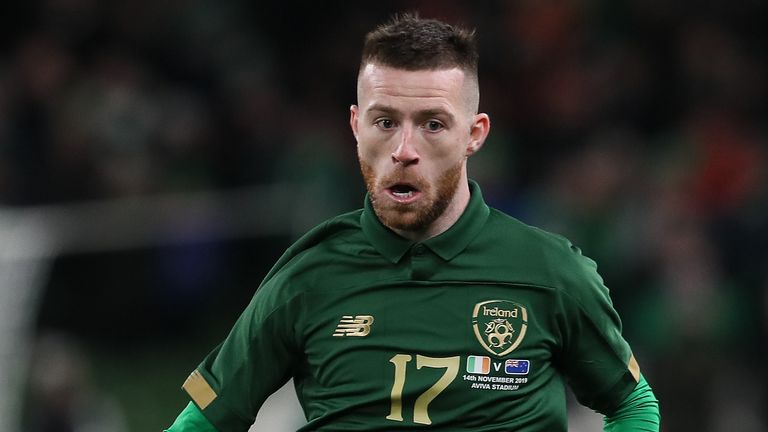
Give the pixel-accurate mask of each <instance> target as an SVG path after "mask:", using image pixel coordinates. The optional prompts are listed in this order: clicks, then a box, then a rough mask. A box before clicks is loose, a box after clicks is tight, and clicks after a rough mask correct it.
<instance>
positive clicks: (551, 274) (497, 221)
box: [482, 208, 597, 288]
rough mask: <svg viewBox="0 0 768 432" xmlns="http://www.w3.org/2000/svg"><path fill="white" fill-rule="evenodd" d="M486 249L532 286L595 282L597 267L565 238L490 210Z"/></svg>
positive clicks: (486, 231)
mask: <svg viewBox="0 0 768 432" xmlns="http://www.w3.org/2000/svg"><path fill="white" fill-rule="evenodd" d="M483 238H484V239H483V240H482V241H483V243H484V247H485V248H487V249H488V250H491V251H493V252H491V254H492V255H495V256H499V257H502V259H503V262H504V265H505V266H512V267H513V268H515V269H516V270H517V272H518V273H520V274H523V276H522V277H523V278H529V279H531V283H536V284H544V285H547V286H550V287H553V288H558V287H559V288H564V287H572V286H574V285H581V283H582V282H585V281H586V280H585V279H593V278H594V277H595V276H596V275H597V273H596V267H597V266H596V264H595V262H594V261H593V260H591V259H590V258H588V257H586V256H584V255H583V254H582V252H581V250H580V249H579V248H578V247H577V246H575V245H574V244H573V243H572V242H571V241H570V240H569V239H567V238H566V237H564V236H562V235H560V234H556V233H553V232H549V231H547V230H544V229H541V228H539V227H536V226H532V225H529V224H526V223H524V222H522V221H520V220H518V219H516V218H514V217H512V216H509V215H507V214H505V213H503V212H501V211H499V210H496V209H493V208H491V213H490V217H489V218H488V223H487V226H486V230H485V232H484V235H483Z"/></svg>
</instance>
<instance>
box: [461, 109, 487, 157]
mask: <svg viewBox="0 0 768 432" xmlns="http://www.w3.org/2000/svg"><path fill="white" fill-rule="evenodd" d="M490 131H491V119H490V117H488V114H485V113H480V114H476V115H475V116H474V118H473V120H472V126H471V127H470V130H469V143H468V144H467V153H466V156H467V157H469V156H472V155H473V154H475V153H476V152H477V151H478V150H480V147H482V146H483V143H485V138H486V137H487V136H488V132H490Z"/></svg>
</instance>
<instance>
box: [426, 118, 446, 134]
mask: <svg viewBox="0 0 768 432" xmlns="http://www.w3.org/2000/svg"><path fill="white" fill-rule="evenodd" d="M424 127H425V128H426V129H427V130H428V131H430V132H437V131H440V130H442V129H443V127H444V126H443V124H442V123H440V122H439V121H437V120H430V121H428V122H426V123H425V124H424Z"/></svg>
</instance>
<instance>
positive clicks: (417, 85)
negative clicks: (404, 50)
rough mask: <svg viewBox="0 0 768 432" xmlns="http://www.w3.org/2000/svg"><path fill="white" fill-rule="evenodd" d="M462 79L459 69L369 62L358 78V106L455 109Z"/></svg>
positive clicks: (461, 98) (461, 92)
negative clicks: (415, 67)
mask: <svg viewBox="0 0 768 432" xmlns="http://www.w3.org/2000/svg"><path fill="white" fill-rule="evenodd" d="M464 91H465V76H464V71H463V70H461V69H459V68H451V69H438V70H416V71H410V70H404V69H396V68H392V67H387V66H381V65H377V64H372V63H369V64H367V65H366V66H365V67H364V68H363V69H362V70H361V71H360V75H359V77H358V86H357V97H358V104H359V105H360V106H361V108H363V109H365V108H366V107H367V106H370V105H374V104H382V103H383V104H387V105H402V104H406V105H434V104H438V105H441V106H443V108H449V109H452V110H458V109H460V108H461V107H462V106H463V103H464Z"/></svg>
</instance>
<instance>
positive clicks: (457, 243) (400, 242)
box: [360, 180, 490, 263]
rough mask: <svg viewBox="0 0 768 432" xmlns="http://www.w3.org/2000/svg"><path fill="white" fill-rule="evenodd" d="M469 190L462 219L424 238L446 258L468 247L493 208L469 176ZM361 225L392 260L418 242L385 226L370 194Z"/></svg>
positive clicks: (371, 240) (385, 255)
mask: <svg viewBox="0 0 768 432" xmlns="http://www.w3.org/2000/svg"><path fill="white" fill-rule="evenodd" d="M469 191H470V198H469V204H467V208H466V209H465V210H464V213H462V215H461V216H460V217H459V220H457V221H456V223H454V224H453V225H452V226H451V227H450V228H448V230H446V231H445V232H443V233H441V234H439V235H437V236H435V237H432V238H430V239H427V240H425V241H424V242H423V244H424V245H425V246H427V247H428V248H430V249H431V250H432V251H433V252H434V253H435V254H437V255H438V256H440V257H441V258H442V259H444V260H446V261H449V260H451V259H453V258H454V257H455V256H456V255H458V254H459V253H460V252H461V251H463V250H464V248H466V247H467V245H468V244H469V242H470V241H472V239H474V238H475V236H477V234H478V233H479V232H480V230H481V229H482V228H483V226H484V225H485V222H486V220H487V219H488V215H489V214H490V209H489V208H488V206H487V205H486V204H485V202H484V201H483V194H482V193H481V192H480V186H478V184H477V183H475V182H474V181H472V180H470V181H469ZM360 225H361V226H362V229H363V233H365V236H366V237H367V238H368V239H369V240H370V242H371V243H372V244H373V246H374V247H375V248H376V250H378V251H379V253H381V254H382V255H384V257H386V258H387V259H388V260H389V261H391V262H393V263H396V262H398V261H400V260H401V259H402V258H403V256H404V255H405V253H406V252H407V251H408V250H409V249H410V248H411V247H412V246H413V245H414V244H415V243H416V242H413V241H411V240H408V239H406V238H403V237H400V236H399V235H397V234H396V233H395V232H394V231H392V230H390V229H389V228H387V227H386V226H384V224H382V223H381V221H379V218H378V217H377V216H376V213H375V212H374V211H373V207H372V205H371V200H370V197H369V196H368V195H366V197H365V206H364V208H363V212H362V214H361V215H360Z"/></svg>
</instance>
